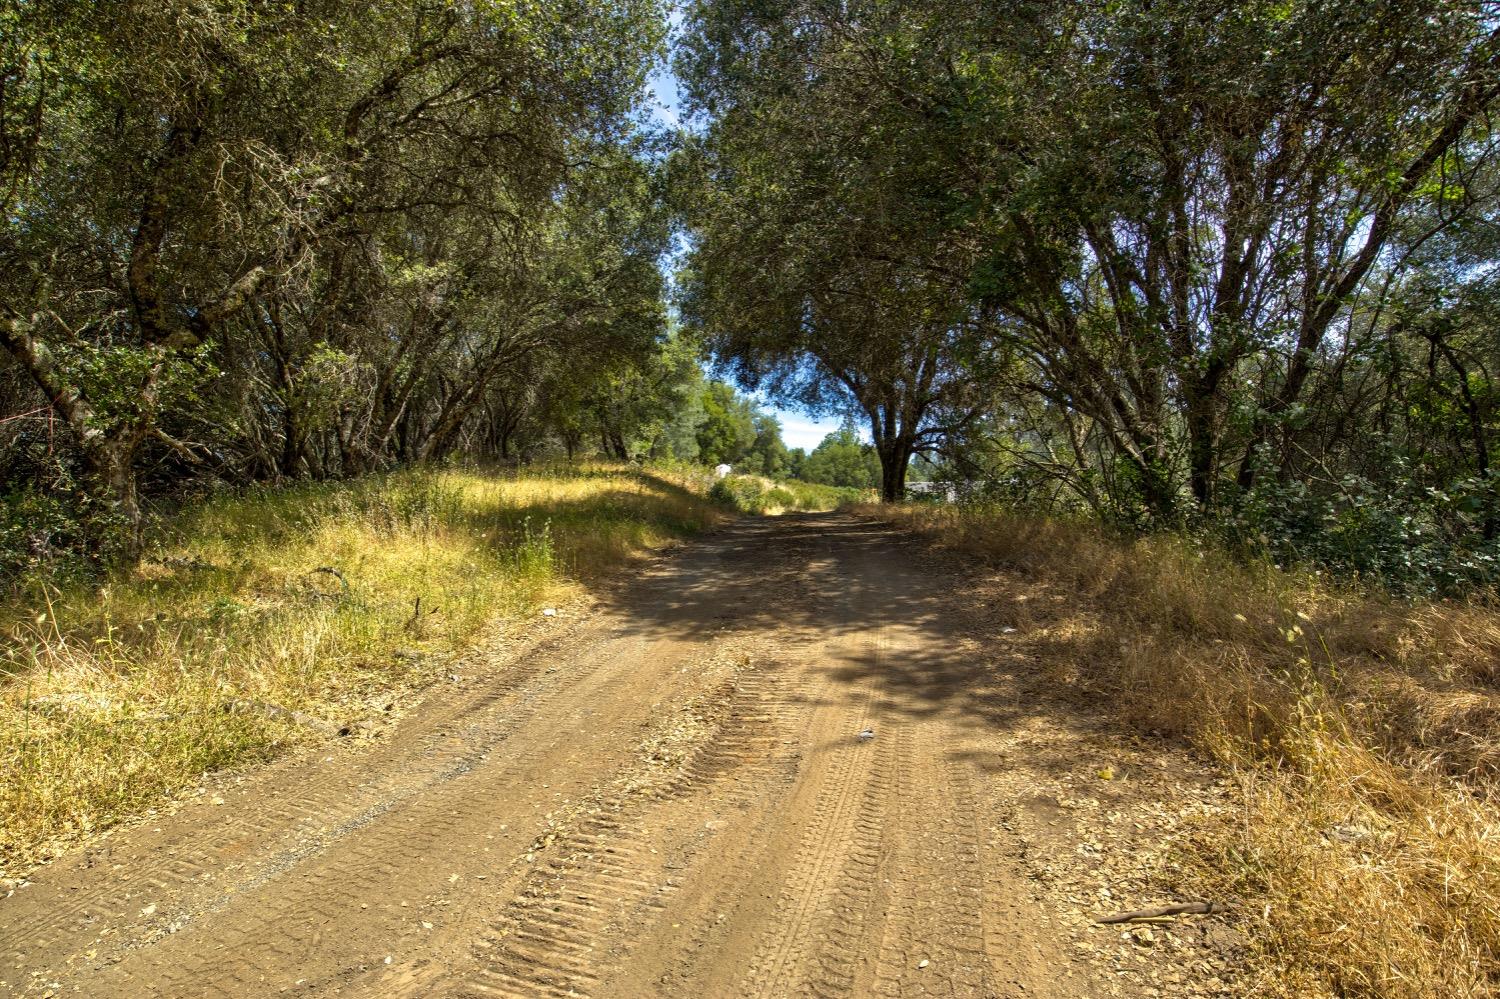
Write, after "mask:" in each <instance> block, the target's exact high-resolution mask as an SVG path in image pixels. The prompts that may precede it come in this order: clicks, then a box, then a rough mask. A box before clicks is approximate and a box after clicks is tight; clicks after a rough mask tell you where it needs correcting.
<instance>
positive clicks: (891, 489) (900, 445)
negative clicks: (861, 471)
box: [877, 439, 911, 503]
mask: <svg viewBox="0 0 1500 999" xmlns="http://www.w3.org/2000/svg"><path fill="white" fill-rule="evenodd" d="M877 453H878V454H879V455H880V501H881V502H882V503H900V502H902V501H903V500H905V499H906V469H907V466H908V465H910V464H911V442H910V441H908V440H904V439H898V440H892V441H886V442H884V443H883V444H882V445H881V446H880V447H879V448H878V449H877Z"/></svg>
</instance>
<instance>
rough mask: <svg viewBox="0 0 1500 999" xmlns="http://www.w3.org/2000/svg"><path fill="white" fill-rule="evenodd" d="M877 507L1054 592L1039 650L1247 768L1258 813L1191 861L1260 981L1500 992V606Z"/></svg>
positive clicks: (1324, 992)
mask: <svg viewBox="0 0 1500 999" xmlns="http://www.w3.org/2000/svg"><path fill="white" fill-rule="evenodd" d="M861 510H862V512H864V513H866V514H867V515H872V516H877V517H880V518H883V519H886V520H889V521H892V522H895V523H898V524H900V525H903V526H905V527H907V528H909V529H912V530H915V531H917V532H919V533H922V534H925V535H928V536H930V537H932V538H935V539H937V540H938V541H940V542H942V543H944V544H948V545H952V546H954V547H958V548H961V549H964V550H966V551H971V552H974V553H977V554H979V555H981V556H983V557H985V558H986V559H988V560H990V561H992V562H994V563H996V564H999V565H1001V566H1004V567H1006V568H1009V569H1012V570H1015V571H1016V572H1018V573H1020V574H1022V575H1024V576H1025V577H1026V578H1027V579H1028V581H1032V580H1035V581H1036V582H1037V584H1038V585H1039V586H1041V587H1045V588H1050V589H1051V590H1052V591H1053V593H1052V596H1054V597H1061V599H1059V600H1048V601H1045V602H1044V601H1040V600H1037V601H1033V602H1031V603H1029V604H1023V605H1020V606H1018V607H1017V608H1016V609H1015V612H1016V614H1018V615H1019V618H1018V621H1017V623H1018V624H1021V625H1022V626H1023V629H1024V630H1033V629H1035V630H1036V631H1037V632H1039V633H1044V638H1045V641H1043V642H1039V643H1038V646H1039V647H1041V648H1044V649H1045V650H1046V652H1045V653H1044V655H1043V660H1042V661H1041V662H1040V663H1039V666H1040V667H1041V668H1042V669H1044V670H1047V671H1048V673H1049V675H1050V676H1051V677H1052V678H1054V679H1055V681H1056V682H1058V683H1062V684H1070V685H1074V686H1076V687H1078V688H1081V689H1083V690H1085V691H1087V692H1089V693H1092V694H1094V695H1097V696H1100V697H1103V698H1107V699H1108V703H1109V704H1110V705H1111V707H1112V708H1114V709H1116V710H1118V712H1119V713H1120V714H1121V715H1122V716H1124V717H1125V718H1126V719H1127V720H1129V721H1130V722H1132V723H1134V724H1135V725H1137V726H1139V727H1140V728H1141V729H1143V730H1146V731H1150V730H1158V731H1161V732H1166V733H1173V734H1178V735H1181V736H1184V737H1186V738H1189V739H1192V740H1194V741H1195V742H1197V743H1198V744H1199V745H1201V746H1204V747H1206V748H1208V749H1210V750H1211V751H1212V752H1214V753H1215V754H1216V755H1217V756H1218V757H1219V759H1220V760H1221V761H1222V762H1223V763H1224V765H1225V766H1226V768H1227V769H1228V770H1230V771H1231V772H1232V773H1233V774H1234V775H1235V776H1236V778H1237V780H1238V784H1239V790H1240V797H1241V805H1242V810H1241V811H1240V813H1239V814H1238V815H1236V816H1234V817H1233V820H1232V821H1229V820H1226V821H1224V822H1223V824H1222V825H1221V826H1218V827H1215V828H1207V829H1201V830H1197V831H1196V835H1195V836H1194V837H1193V838H1192V839H1190V840H1188V841H1186V844H1185V846H1184V849H1186V850H1188V851H1190V854H1189V855H1188V856H1185V857H1184V858H1183V860H1184V862H1185V865H1186V869H1187V875H1186V876H1187V877H1188V878H1189V879H1190V880H1191V882H1192V883H1191V885H1190V886H1189V887H1191V888H1193V889H1196V890H1199V891H1201V892H1202V893H1203V895H1204V896H1205V897H1211V898H1218V899H1225V898H1229V899H1233V900H1235V901H1236V902H1237V903H1238V904H1237V907H1236V908H1237V912H1238V918H1239V919H1241V920H1242V921H1243V925H1244V928H1245V929H1246V930H1247V931H1248V933H1249V935H1250V936H1251V938H1252V939H1253V940H1254V941H1255V943H1256V946H1257V949H1258V954H1259V961H1258V965H1259V966H1258V967H1257V968H1256V969H1255V973H1256V975H1257V981H1255V983H1254V985H1253V989H1254V994H1263V995H1282V996H1299V997H1301V996H1341V997H1342V996H1350V997H1377V996H1378V997H1386V999H1394V997H1400V999H1439V997H1443V999H1450V997H1456V996H1492V995H1497V994H1500V851H1497V849H1496V839H1497V836H1500V810H1497V808H1496V805H1495V798H1494V795H1495V793H1496V791H1497V789H1500V781H1497V777H1500V689H1497V685H1500V613H1496V612H1495V611H1494V610H1493V609H1487V608H1484V607H1481V606H1477V605H1473V606H1470V605H1460V604H1453V603H1425V604H1410V603H1404V602H1399V601H1395V600H1390V599H1387V598H1384V597H1381V596H1379V595H1372V594H1369V593H1360V592H1353V591H1341V590H1339V589H1337V588H1335V587H1331V586H1329V585H1327V584H1326V583H1324V582H1322V581H1320V580H1319V579H1317V578H1316V577H1313V576H1299V575H1296V574H1292V573H1285V572H1280V571H1278V570H1275V569H1273V568H1272V567H1270V566H1260V567H1246V566H1243V565H1237V564H1235V563H1233V562H1232V561H1231V560H1230V559H1228V558H1227V557H1225V556H1224V555H1222V554H1221V553H1216V552H1213V551H1205V550H1201V549H1199V548H1197V547H1195V546H1194V545H1192V544H1191V543H1190V542H1187V541H1182V540H1175V539H1163V538H1153V539H1150V540H1145V541H1139V542H1135V543H1125V542H1119V541H1114V540H1110V539H1108V538H1105V537H1103V536H1102V535H1101V534H1100V533H1099V532H1097V531H1095V530H1092V529H1090V528H1088V527H1085V526H1081V525H1073V524H1066V523H1059V522H1055V521H1046V520H1036V519H1030V518H1025V517H1020V516H1016V515H1013V514H1009V513H1006V512H1004V511H1001V510H995V509H989V510H985V509H960V508H954V507H937V506H926V505H923V506H907V507H901V508H895V509H882V508H878V507H865V508H861ZM1059 606H1061V607H1067V608H1069V610H1068V611H1067V612H1065V613H1058V612H1055V611H1050V610H1046V609H1044V608H1046V607H1059ZM1027 615H1034V616H1033V617H1031V618H1029V619H1028V618H1027Z"/></svg>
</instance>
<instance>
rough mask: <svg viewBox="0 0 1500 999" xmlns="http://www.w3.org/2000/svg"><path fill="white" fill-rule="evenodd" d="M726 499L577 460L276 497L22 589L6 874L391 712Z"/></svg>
mask: <svg viewBox="0 0 1500 999" xmlns="http://www.w3.org/2000/svg"><path fill="white" fill-rule="evenodd" d="M706 488H707V484H706V483H693V484H692V488H688V487H687V485H686V484H685V483H684V482H683V481H682V480H680V479H672V478H669V477H665V476H662V475H654V474H641V473H635V472H628V471H625V470H621V469H612V468H585V469H574V468H569V469H556V470H552V471H548V472H538V473H528V474H523V475H519V476H486V475H478V474H469V473H458V472H443V473H409V474H400V475H394V476H390V477H383V478H376V479H367V480H362V481H360V482H355V483H345V484H336V485H314V486H304V487H299V488H295V489H288V490H283V491H263V492H257V493H251V494H248V495H241V496H235V497H228V498H222V499H217V500H213V501H210V502H208V503H206V504H204V505H202V506H200V507H197V508H195V509H193V510H191V511H190V512H188V513H187V514H185V515H184V516H182V517H181V518H179V519H178V520H177V521H176V522H175V523H173V524H171V525H169V527H168V529H167V530H166V532H165V536H164V537H163V538H162V539H161V540H160V541H159V543H158V544H157V545H156V546H155V549H154V550H153V552H152V554H151V555H150V556H149V557H148V558H147V559H146V560H145V561H143V562H142V564H141V565H140V566H139V567H138V568H136V569H135V570H133V571H132V572H130V573H129V574H126V575H121V576H118V577H117V578H114V579H112V580H110V581H109V583H108V584H107V585H104V586H101V587H89V588H83V587H74V588H71V589H66V588H65V589H62V590H58V589H55V588H53V587H51V586H47V585H44V584H37V585H35V586H33V588H32V589H31V590H30V591H29V592H27V593H22V594H17V595H14V598H13V599H12V600H11V601H10V602H9V605H8V606H7V608H6V609H5V610H4V611H0V635H3V636H4V637H0V876H6V875H10V876H19V875H20V874H22V873H23V872H24V871H25V870H26V869H27V868H28V867H29V866H30V865H32V864H34V863H35V862H37V861H39V860H43V859H46V857H47V856H49V855H50V854H52V853H54V852H55V851H56V850H58V849H60V848H61V847H63V846H65V845H66V844H67V843H69V842H70V841H73V840H76V839H77V838H78V837H80V836H82V835H85V834H87V833H89V832H91V831H96V830H99V829H102V828H105V827H108V826H110V825H112V824H114V823H116V822H119V821H121V820H122V819H124V818H128V817H130V816H132V815H135V814H139V813H140V812H141V811H143V810H144V809H147V808H149V807H152V806H153V805H155V804H157V803H159V802H161V801H162V800H163V799H164V798H166V797H168V796H170V795H171V794H173V793H174V792H178V791H180V790H182V789H184V788H187V787H190V786H192V785H193V784H194V783H195V782H197V781H198V780H200V779H201V777H202V775H203V774H204V773H206V772H208V771H211V770H215V769H218V768H221V767H226V766H230V765H235V764H242V763H246V762H250V761H254V760H257V759H263V758H266V757H269V756H271V755H273V754H275V753H277V752H279V751H281V750H283V749H285V748H286V747H288V746H291V745H294V744H296V743H299V742H307V741H311V740H316V739H320V738H326V731H327V730H326V729H325V728H323V727H322V726H321V725H319V724H317V723H318V722H321V723H325V724H326V725H329V726H333V727H335V728H337V727H339V726H343V725H346V724H348V723H351V722H353V721H355V720H357V719H359V718H362V717H365V716H368V715H370V714H372V713H378V712H379V711H380V710H381V708H382V707H384V706H385V705H386V704H389V703H390V700H391V698H392V696H393V695H399V694H400V693H401V692H403V691H408V690H411V689H413V688H415V687H418V686H420V685H422V684H423V683H425V682H429V681H430V680H432V679H434V678H435V677H437V676H441V675H442V673H443V663H444V662H445V661H446V660H448V659H450V658H451V657H452V656H453V655H454V654H456V653H458V652H460V651H461V650H462V649H463V648H464V647H465V646H466V645H468V644H470V643H472V642H473V641H474V640H475V639H476V637H477V636H478V635H479V634H480V633H481V629H483V628H484V627H485V625H486V624H487V623H489V622H491V621H494V620H496V619H497V618H498V619H500V620H504V619H515V618H518V617H522V616H525V615H529V614H533V613H536V612H537V610H538V609H539V608H540V607H542V606H545V605H548V604H553V603H560V602H563V601H565V600H567V599H568V598H569V596H570V595H572V594H573V592H574V591H575V590H577V589H578V588H580V587H581V586H582V585H583V584H584V583H586V582H587V581H589V580H590V579H593V578H596V577H598V576H600V575H601V574H603V573H606V572H609V571H610V570H611V569H614V568H616V567H618V566H619V565H620V564H621V563H622V562H624V561H626V560H628V559H630V558H632V557H633V556H636V555H638V554H640V553H642V552H643V551H645V550H647V549H650V548H653V547H656V546H658V545H661V544H663V543H665V542H667V541H669V540H670V539H673V538H677V537H681V536H684V535H687V534H689V533H692V532H695V531H698V530H701V529H703V528H705V527H707V526H709V525H710V524H711V523H713V522H714V521H715V519H716V518H717V517H718V516H719V513H718V511H717V509H716V508H715V507H714V506H713V505H712V504H710V503H709V502H708V501H707V500H706V499H704V498H703V493H704V491H706ZM324 567H327V568H333V569H337V570H338V572H339V573H341V574H342V578H343V580H344V582H342V583H341V582H340V580H339V578H338V577H336V576H335V575H333V574H331V573H328V572H320V571H318V570H319V569H321V568H324ZM419 598H420V606H418V603H417V601H418V599H419ZM237 702H238V703H241V704H242V703H243V702H254V703H256V704H259V705H275V706H277V707H279V708H284V709H287V710H288V711H293V712H299V713H301V714H303V715H305V716H306V717H308V718H311V719H314V720H315V722H314V723H313V724H306V723H302V722H299V721H297V720H295V719H293V718H291V717H289V716H287V715H286V714H283V713H277V712H274V711H272V712H269V713H268V712H265V711H259V710H249V711H246V710H231V709H229V707H230V706H231V705H235V704H236V703H237Z"/></svg>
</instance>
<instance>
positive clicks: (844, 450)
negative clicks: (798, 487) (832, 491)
mask: <svg viewBox="0 0 1500 999" xmlns="http://www.w3.org/2000/svg"><path fill="white" fill-rule="evenodd" d="M800 478H802V480H803V481H805V482H816V483H819V484H820V485H825V486H844V487H847V488H852V489H876V488H879V486H880V482H881V462H880V458H879V456H878V455H877V454H876V453H875V449H874V448H872V447H871V446H870V445H868V444H865V443H863V442H861V441H860V439H859V434H858V433H856V432H855V430H854V428H853V427H849V426H846V427H841V428H840V429H838V430H835V431H834V432H833V433H831V434H829V435H828V436H827V437H825V438H823V442H822V443H821V444H819V445H818V446H817V447H816V448H814V449H813V451H812V453H811V454H809V455H808V456H807V460H806V461H804V462H803V463H802V469H801V475H800Z"/></svg>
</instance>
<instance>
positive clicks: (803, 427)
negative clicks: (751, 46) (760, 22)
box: [651, 10, 842, 451]
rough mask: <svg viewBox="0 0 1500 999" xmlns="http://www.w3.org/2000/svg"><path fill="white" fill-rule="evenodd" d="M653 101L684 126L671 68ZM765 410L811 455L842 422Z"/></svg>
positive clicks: (656, 79) (664, 119)
mask: <svg viewBox="0 0 1500 999" xmlns="http://www.w3.org/2000/svg"><path fill="white" fill-rule="evenodd" d="M681 25H682V13H681V12H680V11H676V10H674V11H673V12H672V31H673V33H674V34H675V33H676V32H677V30H678V29H679V28H680V27H681ZM651 98H652V101H651V103H652V107H651V113H652V114H653V115H655V117H656V119H657V120H658V121H660V122H661V123H662V124H663V125H666V126H668V127H669V128H676V127H677V126H678V125H679V124H680V122H681V116H680V108H681V100H680V97H679V96H678V91H677V77H675V76H674V75H673V74H672V67H671V66H670V65H663V66H660V67H658V68H657V70H656V72H655V73H654V74H652V76H651ZM765 408H766V409H767V410H768V411H769V412H771V413H773V414H775V416H776V418H777V419H778V420H780V421H781V437H782V439H783V440H785V441H786V445H787V447H800V448H802V449H803V450H805V451H811V450H812V449H813V448H815V447H817V446H818V444H819V443H821V442H822V440H823V438H824V437H827V436H828V435H829V434H831V433H833V432H834V431H835V430H837V429H838V428H839V425H840V423H841V422H842V421H840V420H839V419H838V418H836V417H835V418H826V417H825V418H823V419H814V418H812V417H810V416H807V415H806V414H804V413H800V412H797V411H795V410H788V409H779V408H777V407H775V406H769V405H768V406H766V407H765Z"/></svg>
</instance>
